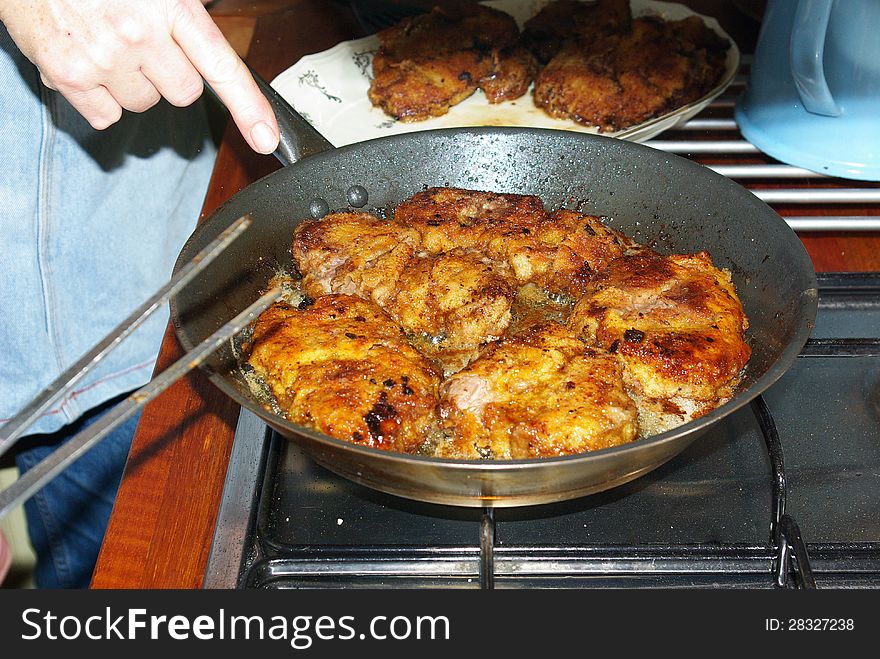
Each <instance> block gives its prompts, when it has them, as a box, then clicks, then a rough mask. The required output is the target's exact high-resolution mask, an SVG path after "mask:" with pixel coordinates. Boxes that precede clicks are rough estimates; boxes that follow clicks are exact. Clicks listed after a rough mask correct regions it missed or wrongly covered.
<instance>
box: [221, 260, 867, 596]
mask: <svg viewBox="0 0 880 659" xmlns="http://www.w3.org/2000/svg"><path fill="white" fill-rule="evenodd" d="M774 427H775V433H774ZM776 434H778V441H777V437H776ZM781 454H784V468H783V469H782V470H781V472H780V469H779V462H780V461H781V459H782V455H781ZM771 455H772V456H773V457H772V458H771ZM774 463H775V464H776V467H777V468H776V470H774ZM781 478H784V480H785V487H784V488H783V487H781V486H782V481H781V480H780V479H781ZM774 484H776V487H775V488H774ZM782 496H784V501H779V498H780V497H782ZM781 507H782V508H784V512H785V513H787V514H786V516H785V518H784V522H785V523H784V524H779V523H777V522H776V520H778V519H782V512H783V510H782V509H781ZM791 522H795V524H791ZM798 528H799V531H800V537H801V538H802V539H803V542H804V546H805V549H806V551H807V552H808V558H807V557H806V556H804V555H803V554H801V555H800V560H797V556H798V554H797V552H796V551H794V550H795V549H797V547H798V543H797V542H796V540H797V535H798V534H797V531H798ZM780 531H786V532H785V533H783V534H782V535H780V533H779V532H780ZM789 543H792V544H791V545H789ZM780 544H782V545H783V551H784V553H783V558H782V559H780V557H779V555H780ZM792 556H794V557H795V558H794V559H791V558H790V557H792ZM780 565H782V569H779V566H780ZM778 569H779V573H780V576H779V577H778V578H779V582H780V583H783V582H786V583H787V584H788V585H804V579H805V576H806V585H810V583H811V579H810V573H812V576H813V577H814V579H815V583H816V584H817V585H818V586H819V587H823V586H825V587H827V586H833V587H878V586H880V275H830V276H823V277H820V310H819V316H818V319H817V326H816V329H815V330H814V332H813V336H812V338H811V340H810V342H809V343H808V345H807V347H806V348H805V350H804V352H803V353H802V354H801V356H800V357H799V358H798V360H797V361H796V363H795V365H794V366H793V367H792V368H791V369H790V370H789V371H788V372H787V373H786V374H785V375H784V376H783V377H782V379H781V380H780V381H779V382H778V383H777V384H775V385H774V386H773V387H772V388H771V389H770V390H769V391H768V392H767V393H766V394H765V395H764V396H763V397H761V398H759V399H758V400H757V401H756V402H755V403H754V404H753V405H751V406H747V407H745V408H743V409H742V410H739V411H738V412H736V413H734V414H731V415H729V416H728V417H726V418H725V419H723V420H722V421H721V422H720V423H718V424H717V425H716V426H713V428H712V429H711V430H710V431H709V432H707V433H706V434H705V435H703V436H702V437H700V439H699V440H698V441H696V442H694V444H692V445H691V446H690V447H689V448H688V449H687V450H685V451H684V452H683V453H681V454H680V455H679V456H677V457H676V458H675V459H673V460H671V461H670V462H668V463H667V464H665V465H663V466H662V467H660V468H658V469H656V470H654V471H652V472H651V473H649V474H647V475H645V476H643V477H641V478H639V479H637V480H635V481H633V482H631V483H628V484H626V485H623V486H620V487H617V488H615V489H613V490H610V491H607V492H603V493H600V494H596V495H592V496H589V497H584V498H581V499H577V500H574V501H568V502H563V503H558V504H552V505H542V506H535V507H528V508H519V509H499V510H495V511H481V510H478V509H460V508H454V507H446V506H439V505H431V504H423V503H418V502H413V501H408V500H405V499H401V498H398V497H394V496H391V495H385V494H382V493H378V492H375V491H372V490H369V489H367V488H364V487H362V486H359V485H356V484H354V483H351V482H349V481H347V480H344V479H341V478H339V477H337V476H335V475H334V474H332V473H331V472H329V471H327V470H325V469H324V468H322V467H320V466H318V465H317V464H315V463H314V462H313V461H312V460H311V459H310V458H308V457H307V456H306V455H305V454H303V453H302V452H301V451H300V450H299V449H298V447H297V445H296V444H295V443H293V442H288V441H287V440H285V439H283V438H282V437H280V436H278V435H276V434H275V433H274V432H272V431H270V430H268V429H267V428H266V426H265V425H263V424H262V423H261V422H259V420H257V419H256V417H254V416H252V415H250V414H246V413H244V412H243V417H242V420H241V422H240V424H239V432H238V433H237V434H236V440H235V447H234V448H233V456H232V461H231V463H230V470H229V474H228V476H227V483H226V488H225V490H224V501H223V505H222V507H221V511H220V516H219V520H218V524H217V531H216V534H215V539H214V546H213V548H212V554H211V559H210V562H209V566H208V572H207V576H206V581H205V585H206V586H209V587H211V586H230V587H243V588H266V587H271V588H285V587H290V588H296V587H333V588H343V587H377V586H382V587H420V586H429V587H438V586H443V587H479V586H480V585H482V586H495V587H606V586H614V587H628V586H636V587H717V586H732V587H768V588H769V587H773V586H774V583H775V579H776V578H777V577H776V572H777V570H778ZM805 573H806V575H805Z"/></svg>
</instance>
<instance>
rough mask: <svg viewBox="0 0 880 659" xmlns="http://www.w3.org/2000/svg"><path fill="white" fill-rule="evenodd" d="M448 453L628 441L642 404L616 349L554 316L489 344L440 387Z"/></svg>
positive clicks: (443, 444) (531, 454)
mask: <svg viewBox="0 0 880 659" xmlns="http://www.w3.org/2000/svg"><path fill="white" fill-rule="evenodd" d="M440 418H441V426H442V427H444V428H445V429H446V430H447V433H448V438H447V439H445V440H442V441H439V442H438V444H437V447H436V449H435V451H436V454H437V455H439V456H441V457H447V458H459V459H481V458H482V459H486V458H492V459H521V458H542V457H552V456H561V455H571V454H573V453H582V452H585V451H593V450H596V449H601V448H606V447H609V446H616V445H618V444H625V443H627V442H631V441H632V440H634V439H635V438H636V436H637V434H638V421H637V412H636V407H635V404H634V403H633V401H632V399H631V398H630V397H629V396H628V395H627V394H626V392H625V391H624V386H623V380H622V376H621V366H620V363H619V362H618V360H617V359H615V357H614V356H613V355H610V354H608V353H606V352H605V351H604V350H600V349H597V348H592V347H590V346H588V345H586V344H585V343H584V342H583V341H581V340H580V339H578V338H576V337H574V336H573V335H572V334H571V333H570V332H569V330H567V329H566V328H565V327H564V326H563V325H560V324H558V323H554V322H547V323H543V324H540V325H535V326H532V327H530V328H529V329H528V330H526V331H525V332H523V333H521V334H517V335H514V336H508V337H506V338H504V339H502V340H500V341H497V342H495V343H492V344H489V345H488V346H487V347H486V348H485V349H484V351H483V353H482V354H481V355H480V357H479V358H478V359H476V360H475V361H473V362H472V363H471V364H470V365H469V366H468V367H467V368H466V369H464V370H463V371H460V372H459V373H456V374H455V375H453V376H451V377H449V378H447V379H446V381H445V382H444V383H443V384H442V386H441V398H440Z"/></svg>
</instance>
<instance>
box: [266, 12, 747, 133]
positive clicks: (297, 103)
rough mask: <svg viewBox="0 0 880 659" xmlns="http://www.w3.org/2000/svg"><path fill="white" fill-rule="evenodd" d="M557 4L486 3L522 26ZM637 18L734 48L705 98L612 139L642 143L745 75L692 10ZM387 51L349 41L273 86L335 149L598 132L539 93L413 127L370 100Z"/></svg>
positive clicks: (475, 99)
mask: <svg viewBox="0 0 880 659" xmlns="http://www.w3.org/2000/svg"><path fill="white" fill-rule="evenodd" d="M551 1H552V0H490V1H489V2H484V3H483V4H485V5H488V6H490V7H495V8H496V9H501V10H503V11H506V12H507V13H509V14H511V15H512V16H513V17H514V18H515V19H516V21H517V22H518V23H519V24H520V26H522V24H523V23H525V21H526V20H528V19H529V18H530V17H531V16H534V15H535V14H536V13H537V12H538V11H539V10H540V9H541V8H542V7H543V6H544V5H546V4H548V3H549V2H551ZM630 5H631V7H632V12H633V15H634V16H643V15H646V14H655V15H660V16H662V17H663V18H665V19H667V20H681V19H683V18H688V17H690V16H699V17H700V18H701V19H702V20H703V21H704V22H705V23H706V25H708V26H709V27H710V28H711V29H712V30H714V31H715V32H716V33H718V34H719V35H720V36H722V37H724V38H726V39H727V40H728V41H729V42H730V44H731V45H730V48H729V49H728V51H727V59H726V61H725V69H724V75H723V76H722V78H721V81H720V82H719V83H718V84H717V85H716V86H715V87H714V88H713V89H712V90H711V91H710V92H709V93H707V94H706V95H705V96H703V97H702V98H700V99H698V100H696V101H694V102H692V103H689V104H687V105H684V106H682V107H679V108H676V109H675V110H672V111H670V112H667V113H666V114H663V115H660V116H657V117H653V118H651V119H648V120H646V121H644V122H642V123H640V124H637V125H635V126H630V127H628V128H626V129H624V130H620V131H617V132H611V133H604V135H608V136H611V137H618V138H621V139H626V140H630V141H634V142H642V141H645V140H648V139H650V138H652V137H655V136H656V135H658V134H659V133H661V132H663V131H665V130H669V129H670V128H672V127H674V126H676V125H678V124H680V123H683V122H685V121H687V120H688V119H690V118H691V117H693V116H694V115H696V114H697V113H699V112H700V111H702V110H703V109H704V108H705V107H706V106H707V105H708V104H709V103H711V102H712V100H714V99H715V98H716V97H718V96H719V95H720V94H721V93H723V92H724V90H725V89H727V87H728V86H729V85H730V83H731V82H732V81H733V78H734V77H735V75H736V73H737V71H738V70H739V64H740V53H739V49H738V48H737V46H736V43H735V42H734V41H733V39H731V38H730V36H729V35H728V34H727V33H726V32H725V31H724V30H723V29H722V28H721V26H720V25H719V24H718V22H717V21H716V20H715V19H714V18H710V17H707V16H703V15H702V14H697V13H696V12H694V11H693V10H691V9H690V8H688V7H685V6H684V5H681V4H678V3H671V2H658V1H655V0H630ZM378 47H379V40H378V38H377V37H376V35H371V36H368V37H364V38H362V39H356V40H352V41H343V42H342V43H339V44H337V45H336V46H334V47H333V48H330V49H329V50H325V51H323V52H320V53H316V54H314V55H307V56H305V57H303V58H302V59H300V60H299V61H298V62H297V63H296V64H294V65H293V66H291V67H290V68H288V69H287V70H285V71H283V72H282V73H281V74H280V75H278V77H276V78H275V79H274V80H273V81H272V86H273V87H274V88H275V90H276V91H277V92H278V93H279V94H281V96H283V97H284V98H285V99H286V100H287V102H288V103H290V104H291V105H292V106H293V107H294V108H295V109H296V111H297V112H299V113H300V114H301V115H303V116H304V117H305V118H306V119H307V120H308V121H309V122H310V123H311V124H312V125H313V126H314V127H315V128H316V129H317V130H318V131H319V132H320V133H321V134H323V135H324V137H326V138H327V139H328V140H329V141H330V142H331V143H332V144H333V145H334V146H337V147H339V146H344V145H346V144H352V143H354V142H361V141H364V140H368V139H373V138H376V137H383V136H385V135H396V134H399V133H409V132H415V131H421V130H430V129H435V128H461V127H468V126H519V127H528V128H554V129H557V130H572V131H577V132H582V133H592V134H596V133H598V129H597V128H595V127H591V126H583V125H581V124H578V123H575V122H574V121H569V120H562V119H554V118H553V117H550V116H549V115H547V114H546V113H545V112H544V111H543V110H541V109H540V108H538V107H536V106H535V105H534V103H533V102H532V95H531V90H530V91H529V92H528V93H526V95H525V96H522V97H521V98H518V99H515V100H513V101H506V102H504V103H499V104H496V105H491V104H489V103H488V102H487V101H486V97H485V96H484V95H483V93H482V92H481V91H479V90H478V91H477V92H476V93H475V94H474V95H473V96H471V97H470V98H468V99H467V100H465V101H463V102H462V103H459V104H458V105H456V106H454V107H452V108H451V109H450V111H449V112H448V113H447V114H446V115H444V116H442V117H435V118H432V119H428V120H426V121H419V122H413V123H406V122H401V121H397V120H395V119H393V118H392V117H389V116H388V115H386V114H385V113H384V112H383V111H382V110H380V109H379V108H376V107H373V105H372V104H371V103H370V101H369V99H368V98H367V90H368V89H369V86H370V75H371V72H372V58H373V54H374V53H375V52H376V50H377V48H378Z"/></svg>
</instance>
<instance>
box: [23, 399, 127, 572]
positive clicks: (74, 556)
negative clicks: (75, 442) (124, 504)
mask: <svg viewBox="0 0 880 659" xmlns="http://www.w3.org/2000/svg"><path fill="white" fill-rule="evenodd" d="M118 400H120V399H119V398H116V399H113V400H111V401H109V402H107V403H105V404H104V405H101V406H99V407H97V408H95V409H93V410H90V411H89V412H88V413H87V414H85V415H84V416H82V417H81V418H80V419H79V420H78V421H77V422H75V423H72V424H70V425H67V426H65V427H64V428H62V429H61V430H59V431H57V432H54V433H51V434H43V435H30V436H28V437H24V438H22V439H21V440H19V442H18V444H17V445H16V449H15V450H17V454H16V456H15V463H16V465H17V466H18V468H19V470H20V471H21V472H22V473H24V472H26V471H28V470H29V469H32V468H33V467H34V466H35V465H36V464H37V463H39V462H40V461H41V460H42V459H43V458H45V457H46V456H47V455H49V454H50V453H52V452H53V451H55V450H56V449H57V448H58V447H60V446H61V445H63V444H64V443H65V442H67V441H68V440H70V438H72V437H73V436H74V435H75V434H76V433H78V432H79V431H80V430H82V429H83V428H87V427H88V426H89V425H91V424H92V423H94V422H95V421H97V420H98V419H99V418H101V416H102V415H103V414H104V413H105V412H106V411H107V410H109V409H110V408H111V407H113V405H114V404H115V403H116V402H117V401H118ZM139 417H140V414H136V415H135V416H134V417H132V418H131V419H129V420H128V421H126V422H125V423H123V424H122V425H120V426H119V427H117V428H116V429H115V430H113V432H111V433H110V434H109V435H108V436H107V437H105V438H104V439H103V440H102V441H101V442H100V443H99V444H97V445H96V446H95V447H93V448H92V450H91V451H89V452H88V453H86V454H85V455H84V456H82V457H81V458H80V459H79V460H77V461H76V462H74V463H73V464H72V465H70V466H69V467H68V468H67V469H66V470H65V471H63V472H62V473H61V474H60V475H59V476H57V477H56V478H55V479H54V480H52V481H51V482H49V483H48V484H47V485H46V486H45V487H44V488H43V489H42V490H40V491H39V492H37V493H36V494H35V495H34V496H32V497H31V498H30V499H29V500H28V501H27V502H25V504H24V513H25V517H26V519H27V524H28V533H29V534H30V538H31V544H32V545H33V547H34V552H35V553H36V555H37V566H36V571H35V575H34V577H35V581H36V584H37V587H38V588H88V586H89V582H90V581H91V578H92V572H93V571H94V569H95V562H96V561H97V559H98V552H99V551H100V549H101V543H102V541H103V539H104V532H105V531H106V529H107V522H108V521H109V519H110V512H111V510H112V509H113V501H114V499H115V498H116V490H117V489H118V488H119V481H120V479H121V478H122V470H123V468H124V467H125V461H126V458H127V457H128V451H129V448H130V446H131V439H132V437H133V436H134V431H135V428H136V427H137V422H138V418H139Z"/></svg>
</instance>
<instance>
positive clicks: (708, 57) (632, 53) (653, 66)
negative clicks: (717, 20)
mask: <svg viewBox="0 0 880 659" xmlns="http://www.w3.org/2000/svg"><path fill="white" fill-rule="evenodd" d="M728 47H729V44H728V42H727V41H726V40H724V39H722V38H721V37H719V36H718V35H717V34H715V32H713V31H712V30H711V29H710V28H709V27H707V26H706V25H705V24H704V23H703V22H702V20H700V18H699V17H696V16H693V17H690V18H688V19H685V20H682V21H668V22H667V21H664V20H663V19H662V18H660V17H659V16H643V17H640V18H636V19H633V20H632V21H631V22H630V23H629V25H628V27H625V28H624V29H620V30H616V31H608V32H606V33H604V34H596V35H594V36H593V37H592V38H590V39H587V40H584V39H580V38H578V36H577V34H574V35H570V36H569V37H568V38H563V39H561V40H560V41H559V49H558V52H557V54H556V55H554V57H553V58H552V59H551V60H550V61H549V62H548V63H547V65H546V66H545V67H544V69H543V70H542V71H541V72H540V73H539V74H538V76H537V78H536V79H535V87H534V92H533V95H534V101H535V105H536V106H538V107H541V108H543V109H544V111H545V112H547V113H548V114H549V115H550V116H552V117H555V118H557V119H571V120H573V121H576V122H578V123H580V124H584V125H588V126H598V127H599V130H600V131H601V132H611V131H619V130H623V129H625V128H627V127H629V126H633V125H636V124H639V123H641V122H644V121H646V120H648V119H650V118H652V117H656V116H660V115H662V114H663V113H665V112H668V111H671V110H674V109H675V108H678V107H681V106H684V105H687V104H688V103H691V102H694V101H696V100H698V99H699V98H701V97H702V96H704V95H705V94H707V93H708V92H709V91H710V90H711V89H712V87H714V86H715V84H717V82H718V81H719V79H720V78H721V76H722V74H723V73H724V65H725V56H726V51H727V48H728Z"/></svg>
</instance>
